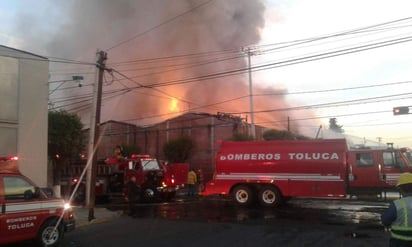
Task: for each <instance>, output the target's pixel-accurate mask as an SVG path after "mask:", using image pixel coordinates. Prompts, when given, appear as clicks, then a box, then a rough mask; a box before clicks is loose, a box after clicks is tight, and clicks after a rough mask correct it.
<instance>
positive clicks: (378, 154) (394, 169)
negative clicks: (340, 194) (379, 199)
mask: <svg viewBox="0 0 412 247" xmlns="http://www.w3.org/2000/svg"><path fill="white" fill-rule="evenodd" d="M403 172H412V157H411V155H410V151H409V149H408V148H399V149H398V148H393V146H392V145H389V146H388V148H380V149H373V148H365V147H362V148H355V149H351V150H349V151H348V173H349V174H348V175H349V181H348V183H349V184H348V193H349V194H353V195H359V194H379V193H381V192H386V191H394V190H395V185H396V180H397V179H398V177H399V176H400V174H401V173H403Z"/></svg>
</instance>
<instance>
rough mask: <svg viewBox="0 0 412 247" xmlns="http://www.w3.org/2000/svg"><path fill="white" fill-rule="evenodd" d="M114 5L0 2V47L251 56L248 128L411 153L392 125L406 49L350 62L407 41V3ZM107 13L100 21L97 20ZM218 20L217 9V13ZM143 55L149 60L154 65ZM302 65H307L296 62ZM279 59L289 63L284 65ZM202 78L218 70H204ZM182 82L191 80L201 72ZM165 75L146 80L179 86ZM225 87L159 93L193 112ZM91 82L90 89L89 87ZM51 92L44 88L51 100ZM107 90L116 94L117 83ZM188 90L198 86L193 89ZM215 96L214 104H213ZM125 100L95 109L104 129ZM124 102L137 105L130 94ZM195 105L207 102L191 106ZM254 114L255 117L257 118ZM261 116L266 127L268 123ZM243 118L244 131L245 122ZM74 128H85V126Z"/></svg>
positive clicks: (406, 126) (314, 0)
mask: <svg viewBox="0 0 412 247" xmlns="http://www.w3.org/2000/svg"><path fill="white" fill-rule="evenodd" d="M114 2H115V3H121V4H115V3H110V1H103V2H99V3H104V4H106V5H107V8H106V9H101V10H99V12H98V14H99V15H97V14H96V15H93V10H94V9H96V8H97V7H96V3H97V1H87V2H84V1H76V0H72V1H64V2H61V1H59V2H57V3H56V2H55V1H51V0H39V1H36V8H31V7H29V5H30V4H32V3H33V1H30V0H14V1H6V0H0V22H1V23H2V25H1V26H0V44H1V45H6V46H10V47H14V48H17V49H22V50H27V51H30V52H33V53H36V54H39V55H46V56H48V57H58V58H67V59H74V60H76V61H77V60H80V61H93V60H94V59H95V58H94V53H95V51H96V48H97V47H111V46H113V45H114V44H116V45H118V44H120V43H121V41H124V40H128V39H132V41H131V42H126V43H125V44H122V45H119V47H116V48H113V49H111V50H109V56H110V58H111V59H112V60H111V61H125V60H128V59H123V57H125V56H126V55H125V54H126V53H128V55H130V58H132V57H133V56H132V54H139V56H141V57H150V58H156V57H165V56H172V55H176V54H193V53H197V52H207V51H220V50H226V49H228V48H230V47H231V46H234V47H236V48H238V47H250V48H251V49H252V51H253V55H252V56H251V57H250V58H251V66H252V67H256V68H263V69H260V70H258V69H254V70H253V73H252V76H251V78H252V84H253V88H254V92H253V94H254V95H255V96H254V101H255V103H256V105H255V109H254V110H255V111H257V112H262V111H266V110H270V111H269V113H267V116H265V117H261V118H260V119H259V118H258V119H257V120H256V124H260V125H267V126H268V127H275V128H290V129H291V130H292V131H299V132H300V133H303V134H305V135H308V136H310V137H315V136H316V135H318V136H321V137H328V136H329V135H330V131H327V128H328V127H329V119H330V118H336V119H337V123H338V124H339V125H341V126H342V128H343V129H344V131H345V134H347V135H349V136H353V137H357V138H356V139H357V142H364V141H365V140H368V141H374V142H381V143H387V142H393V143H395V145H396V146H408V147H412V133H411V131H412V129H411V126H412V125H411V124H412V114H410V115H401V116H394V115H393V113H392V109H393V107H396V106H412V100H411V95H412V92H411V89H410V88H412V87H411V84H412V70H411V68H412V59H411V53H410V52H411V51H412V41H409V42H403V43H399V44H396V45H387V46H384V47H379V48H376V49H369V50H365V51H359V52H354V51H356V49H359V48H362V47H367V46H368V45H371V44H377V45H381V44H384V43H382V42H393V40H399V39H402V38H406V39H407V38H408V37H410V36H411V34H412V26H411V24H412V20H411V19H407V18H411V17H412V15H411V13H410V9H411V7H412V3H411V2H410V1H408V0H391V1H389V0H385V1H383V0H363V1H356V0H346V1H331V0H329V1H328V0H265V1H247V0H238V1H232V0H227V1H222V0H214V1H211V2H207V1H195V0H193V1H190V0H175V1H169V2H167V4H166V2H165V1H162V0H158V1H152V2H153V4H146V5H142V6H144V7H147V8H144V7H141V6H139V7H140V8H141V9H135V8H134V7H135V6H134V5H133V4H129V3H128V1H126V0H123V1H119V2H116V1H114ZM142 2H145V1H142ZM202 2H206V4H205V6H202V7H200V8H199V9H195V10H194V11H193V13H192V14H191V15H190V16H185V15H184V16H183V17H179V18H176V19H170V18H171V17H173V16H178V15H179V14H181V13H184V11H185V10H187V9H190V8H191V7H193V6H195V5H196V4H198V3H202ZM104 4H102V5H104ZM110 4H112V5H110ZM168 4H169V5H168ZM165 5H167V6H165ZM162 7H164V8H162ZM109 8H110V11H107V10H108V9H109ZM111 9H115V11H111ZM221 10H225V11H222V12H223V13H220V11H221ZM231 12H233V14H232V17H236V18H237V19H235V18H232V19H231V20H230V21H228V20H227V19H225V18H226V14H227V13H231ZM119 13H120V14H119ZM136 13H137V14H136ZM192 15H193V16H192ZM102 16H103V17H104V16H107V17H110V19H111V21H110V22H107V23H106V24H104V23H105V19H104V18H103V17H102ZM199 16H201V18H200V17H199ZM195 17H196V18H195ZM130 20H133V21H130ZM165 20H170V23H166V24H164V25H160V26H157V25H159V24H161V23H163V22H165ZM401 20H402V21H401ZM99 23H101V24H99ZM193 23H195V24H193ZM220 23H225V24H227V25H225V26H224V27H222V29H219V28H218V27H217V26H219V24H220ZM384 23H387V24H386V25H384ZM83 24H84V25H83ZM119 27H122V28H119ZM223 28H224V29H223ZM135 30H137V31H135ZM141 30H150V31H148V32H147V33H145V34H144V35H142V37H140V36H138V37H137V38H133V37H135V34H139V33H140V34H141V33H142V31H141ZM199 30H202V32H200V31H199ZM222 30H224V31H222ZM256 30H257V31H256ZM355 30H357V32H354V31H355ZM186 34H187V35H186ZM206 34H207V35H206ZM159 37H160V38H159ZM228 37H229V38H230V39H229V38H228ZM321 37H322V38H321ZM160 39H161V40H160ZM159 40H160V41H159ZM92 41H93V42H92ZM134 41H136V42H137V41H138V42H139V44H138V45H137V44H136V45H135V46H134V47H136V49H135V50H133V51H131V50H130V48H128V45H131V44H129V43H133V42H134ZM229 41H230V42H229ZM303 41H306V42H303ZM309 41H310V42H309ZM154 43H155V44H154ZM206 43H207V45H206ZM91 44H93V45H91ZM189 44H190V45H189ZM194 44H195V45H194ZM385 44H386V43H385ZM149 46H150V47H149ZM169 46H171V47H172V48H173V49H170V47H169ZM164 47H166V48H168V49H165V48H164ZM348 49H351V50H350V51H351V52H349V54H345V55H337V56H333V57H329V58H322V55H323V56H324V55H327V54H336V53H335V52H337V51H347V50H348ZM354 49H355V50H354ZM170 50H173V51H174V52H175V53H172V52H171V51H170ZM80 51H81V52H80ZM153 51H157V52H158V53H157V54H156V55H153ZM129 53H130V54H129ZM304 58H314V59H313V61H307V62H301V61H302V59H304ZM319 58H322V59H319ZM289 60H290V61H293V63H294V62H298V63H296V64H287V63H286V64H285V61H289ZM196 61H197V62H200V60H196ZM175 62H176V61H175ZM176 63H177V62H176ZM218 65H219V68H220V69H222V68H224V69H226V70H230V69H235V68H239V67H242V66H243V67H244V66H247V59H246V58H245V57H243V58H242V61H236V62H234V63H232V64H230V65H228V64H223V63H218ZM269 65H271V66H269ZM64 66H65V65H61V64H60V65H53V64H52V65H51V80H52V81H54V80H59V79H62V78H64V76H63V75H62V74H59V75H58V74H57V73H56V71H63V70H65V69H66V68H64ZM236 66H237V67H236ZM259 66H261V67H259ZM72 69H73V68H72ZM206 69H207V70H210V71H218V70H214V69H215V68H212V67H208V68H205V70H206ZM121 71H122V74H126V75H127V76H135V74H131V73H128V72H127V70H126V69H125V70H121ZM123 71H124V72H123ZM77 72H82V73H84V74H89V75H90V77H92V76H93V74H94V68H93V67H90V66H89V67H87V68H84V66H83V67H81V69H79V70H78V71H77ZM136 73H137V72H136ZM185 73H187V74H190V75H195V74H196V73H201V72H194V71H187V72H186V71H185ZM176 74H177V73H173V75H171V73H164V74H162V75H161V76H156V78H154V77H151V78H148V79H147V80H148V81H149V80H153V81H169V80H170V79H164V77H165V76H166V75H167V76H168V78H173V79H177V78H180V77H183V75H181V74H184V73H183V72H179V75H176ZM196 75H197V74H196ZM179 76H180V77H179ZM185 76H186V75H185ZM119 77H121V75H119V74H118V75H117V78H119ZM159 78H160V79H159ZM112 80H113V78H112ZM224 80H227V78H224V79H221V80H217V82H218V83H216V84H213V86H209V87H205V88H204V92H206V91H209V90H211V89H213V88H219V89H218V90H216V92H214V93H213V96H212V94H210V93H206V94H202V92H201V90H194V89H193V88H189V87H188V86H183V87H185V88H184V90H182V89H181V88H179V89H177V88H165V89H164V91H167V92H168V94H169V95H173V96H175V95H177V96H176V98H179V99H182V98H190V97H191V95H194V96H193V97H194V98H195V99H197V100H199V101H200V102H197V103H200V104H209V103H210V102H211V103H214V102H220V101H222V100H223V99H225V97H224V94H223V93H224V92H228V91H232V90H233V87H231V86H230V85H227V87H223V88H221V89H220V87H221V85H223V84H224V83H225V82H224ZM239 80H241V81H242V82H244V84H245V85H244V88H243V87H242V88H238V89H236V90H237V91H236V93H237V94H234V96H233V97H236V96H239V95H243V94H245V93H247V88H248V87H247V86H248V82H249V80H248V76H247V74H244V75H243V77H242V78H240V79H239ZM90 81H91V82H89V84H90V83H92V81H93V79H90ZM113 81H115V80H113ZM115 82H116V81H115ZM83 83H84V84H85V86H83V87H82V88H81V90H87V89H88V88H89V90H90V87H87V84H88V81H85V82H83ZM123 83H124V84H125V83H128V82H123ZM129 83H130V82H129ZM107 84H110V83H107ZM113 84H116V83H113ZM120 84H121V83H120ZM131 84H133V82H132V83H131ZM56 85H57V84H51V86H50V87H51V90H52V89H54V88H55V87H56ZM233 85H236V82H233ZM117 86H119V84H117ZM123 86H125V85H123ZM127 86H128V87H131V86H130V85H127ZM108 87H112V89H116V85H108ZM125 87H126V86H125ZM199 87H200V85H197V89H198V88H199ZM166 89H167V90H166ZM76 90H80V89H76ZM183 91H184V92H183ZM199 91H200V93H199ZM217 91H218V92H217ZM220 92H222V93H221V94H222V95H218V94H220ZM156 93H159V94H160V93H162V94H163V96H164V97H166V96H165V94H164V92H156ZM263 94H266V95H263ZM146 96H147V94H146ZM51 97H53V96H51ZM59 97H63V96H61V95H60V96H59ZM127 97H131V96H124V95H121V96H120V97H114V98H113V99H111V101H110V103H107V104H106V105H105V106H104V107H106V108H104V109H105V114H104V116H103V120H111V119H113V120H119V121H124V120H128V119H130V118H131V116H125V115H121V114H120V113H118V112H117V111H118V110H116V109H119V108H122V107H123V105H124V104H126V103H125V102H130V101H127V99H126V98H127ZM133 97H134V100H136V98H139V97H140V96H136V95H134V96H133ZM167 97H168V96H167ZM141 98H143V97H141ZM203 98H207V99H208V101H206V100H203V101H202V100H201V99H203ZM229 98H230V97H229ZM157 100H158V99H157ZM361 100H362V101H361ZM168 101H169V100H168ZM193 101H195V100H193V98H192V99H191V101H186V102H185V104H181V105H180V108H181V110H185V109H186V110H190V109H192V107H193V105H194V103H192V102H193ZM137 102H138V103H139V104H144V102H141V101H137ZM265 102H267V103H268V105H265ZM336 104H340V106H336ZM148 105H155V104H148ZM169 106H170V105H169ZM248 107H249V105H248V100H247V99H245V102H244V103H242V104H240V103H239V104H237V102H236V104H232V105H228V106H227V107H226V108H219V110H221V109H223V110H226V111H229V112H234V113H239V114H240V113H242V112H243V113H244V114H247V112H248V111H249V108H248ZM149 108H150V107H149ZM297 108H298V109H297ZM193 109H194V108H193ZM193 109H192V110H193ZM200 110H201V109H200ZM162 111H163V110H161V109H157V108H156V109H155V108H154V107H153V108H150V109H147V112H144V114H150V112H153V113H156V114H161V113H162ZM133 114H141V112H133ZM142 114H143V113H142ZM259 114H260V113H255V116H257V117H259V116H260V115H259ZM272 115H276V117H274V119H270V116H272ZM248 117H249V119H248V121H250V115H249V116H248ZM288 118H289V122H288V121H287V119H288ZM85 119H86V120H85V121H86V122H87V117H86V118H85ZM86 125H87V123H86Z"/></svg>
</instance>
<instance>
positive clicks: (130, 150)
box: [122, 144, 141, 157]
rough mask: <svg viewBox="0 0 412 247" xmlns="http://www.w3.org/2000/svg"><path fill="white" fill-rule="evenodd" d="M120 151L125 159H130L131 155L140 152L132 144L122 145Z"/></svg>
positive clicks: (138, 148)
mask: <svg viewBox="0 0 412 247" xmlns="http://www.w3.org/2000/svg"><path fill="white" fill-rule="evenodd" d="M122 149H123V155H124V156H125V157H130V156H132V154H140V151H141V149H140V147H138V146H136V145H134V144H123V145H122Z"/></svg>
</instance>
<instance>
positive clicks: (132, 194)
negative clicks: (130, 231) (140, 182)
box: [127, 176, 139, 218]
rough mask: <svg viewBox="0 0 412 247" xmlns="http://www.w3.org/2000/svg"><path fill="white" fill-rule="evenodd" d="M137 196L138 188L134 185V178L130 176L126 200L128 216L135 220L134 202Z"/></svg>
mask: <svg viewBox="0 0 412 247" xmlns="http://www.w3.org/2000/svg"><path fill="white" fill-rule="evenodd" d="M138 195H139V187H138V186H137V184H136V177H134V176H132V177H131V178H130V179H129V181H128V182H127V200H128V204H129V216H131V217H133V218H136V217H137V214H136V213H137V212H136V205H135V203H136V201H137V197H138Z"/></svg>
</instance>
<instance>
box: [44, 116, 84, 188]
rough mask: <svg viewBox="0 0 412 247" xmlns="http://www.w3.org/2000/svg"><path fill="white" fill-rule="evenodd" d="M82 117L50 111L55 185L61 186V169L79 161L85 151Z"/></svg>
mask: <svg viewBox="0 0 412 247" xmlns="http://www.w3.org/2000/svg"><path fill="white" fill-rule="evenodd" d="M82 129H83V124H82V122H81V120H80V117H79V116H77V115H76V114H72V113H68V112H66V111H63V110H61V111H49V129H48V152H47V153H48V156H49V159H50V160H51V161H52V162H53V185H59V184H60V173H61V169H62V168H64V166H65V165H66V164H67V163H68V162H69V161H70V160H74V159H78V158H79V157H80V154H81V152H82V151H83V149H84V146H83V144H82Z"/></svg>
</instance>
